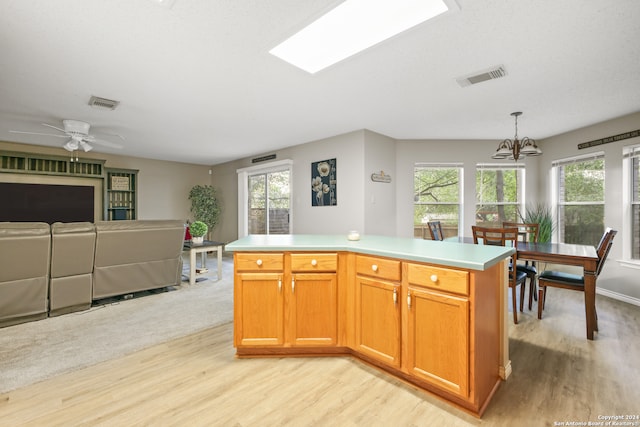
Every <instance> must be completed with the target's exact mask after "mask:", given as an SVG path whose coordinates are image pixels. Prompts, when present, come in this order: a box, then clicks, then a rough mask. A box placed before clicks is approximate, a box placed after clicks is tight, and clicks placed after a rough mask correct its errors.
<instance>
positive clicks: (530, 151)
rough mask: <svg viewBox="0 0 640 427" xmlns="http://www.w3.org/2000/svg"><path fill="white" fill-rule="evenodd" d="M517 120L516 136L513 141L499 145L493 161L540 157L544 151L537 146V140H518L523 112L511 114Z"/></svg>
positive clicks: (509, 140)
mask: <svg viewBox="0 0 640 427" xmlns="http://www.w3.org/2000/svg"><path fill="white" fill-rule="evenodd" d="M511 115H512V116H513V117H515V118H516V136H514V137H513V139H512V140H511V139H505V140H504V141H502V142H501V143H500V144H499V145H498V149H497V150H496V152H495V153H494V154H493V156H491V158H492V159H509V160H515V161H518V159H519V158H520V156H527V157H528V156H539V155H540V154H542V150H540V149H539V148H538V146H537V145H536V141H535V139H531V138H527V137H526V136H525V137H524V138H522V140H519V139H518V116H520V115H522V112H521V111H516V112H514V113H511Z"/></svg>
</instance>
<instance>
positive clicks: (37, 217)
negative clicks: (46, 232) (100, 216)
mask: <svg viewBox="0 0 640 427" xmlns="http://www.w3.org/2000/svg"><path fill="white" fill-rule="evenodd" d="M94 220H95V216H94V187H93V186H84V185H52V184H23V183H7V182H0V221H17V222H27V221H39V222H47V223H49V224H53V223H54V222H58V221H59V222H77V221H89V222H94Z"/></svg>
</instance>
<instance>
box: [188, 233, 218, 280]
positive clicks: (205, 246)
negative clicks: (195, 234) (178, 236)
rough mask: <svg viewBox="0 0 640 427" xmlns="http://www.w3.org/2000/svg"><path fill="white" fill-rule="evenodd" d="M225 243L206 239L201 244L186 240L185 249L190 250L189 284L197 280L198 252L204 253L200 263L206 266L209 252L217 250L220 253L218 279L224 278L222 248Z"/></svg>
mask: <svg viewBox="0 0 640 427" xmlns="http://www.w3.org/2000/svg"><path fill="white" fill-rule="evenodd" d="M223 248H224V243H220V242H214V241H211V240H205V241H204V242H202V243H200V244H194V243H192V242H191V241H188V240H185V242H184V245H183V247H182V250H183V251H189V285H193V284H194V283H195V282H196V254H202V255H201V260H200V265H201V266H202V267H203V268H204V267H206V265H207V252H209V251H216V253H217V254H218V280H220V279H222V250H223Z"/></svg>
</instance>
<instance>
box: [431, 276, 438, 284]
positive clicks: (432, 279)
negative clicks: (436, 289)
mask: <svg viewBox="0 0 640 427" xmlns="http://www.w3.org/2000/svg"><path fill="white" fill-rule="evenodd" d="M431 281H432V282H433V283H435V282H437V281H438V275H437V274H432V275H431Z"/></svg>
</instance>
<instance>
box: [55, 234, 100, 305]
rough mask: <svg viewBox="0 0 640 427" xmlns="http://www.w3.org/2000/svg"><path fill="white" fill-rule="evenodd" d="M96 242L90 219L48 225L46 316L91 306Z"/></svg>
mask: <svg viewBox="0 0 640 427" xmlns="http://www.w3.org/2000/svg"><path fill="white" fill-rule="evenodd" d="M95 246H96V229H95V226H94V225H93V224H92V223H90V222H72V223H62V222H56V223H54V224H52V225H51V279H50V281H49V316H58V315H60V314H66V313H72V312H75V311H81V310H86V309H88V308H90V307H91V301H92V299H93V294H92V292H93V259H94V253H95Z"/></svg>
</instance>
